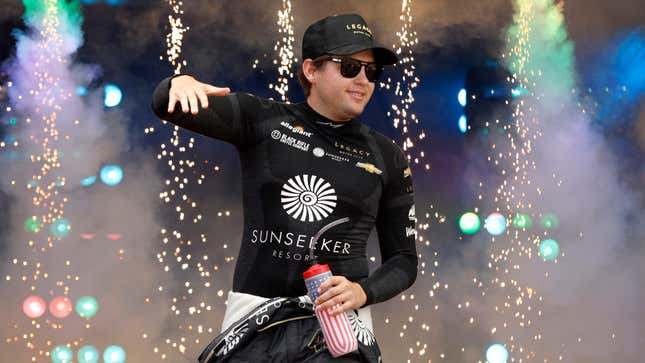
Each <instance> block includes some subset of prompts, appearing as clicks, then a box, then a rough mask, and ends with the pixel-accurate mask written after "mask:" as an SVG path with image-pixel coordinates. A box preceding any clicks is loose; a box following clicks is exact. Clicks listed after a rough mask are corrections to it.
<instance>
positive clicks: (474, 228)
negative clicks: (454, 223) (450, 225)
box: [459, 212, 482, 234]
mask: <svg viewBox="0 0 645 363" xmlns="http://www.w3.org/2000/svg"><path fill="white" fill-rule="evenodd" d="M481 225H482V224H481V220H480V219H479V216H478V215H477V214H475V213H473V212H467V213H464V214H463V215H462V216H461V217H460V218H459V229H460V230H461V232H463V233H465V234H475V233H477V232H478V231H479V229H480V228H481Z"/></svg>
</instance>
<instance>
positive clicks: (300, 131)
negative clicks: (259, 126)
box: [280, 121, 314, 137]
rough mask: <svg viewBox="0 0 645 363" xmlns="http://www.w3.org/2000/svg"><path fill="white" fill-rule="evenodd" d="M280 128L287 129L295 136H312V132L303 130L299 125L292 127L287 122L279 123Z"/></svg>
mask: <svg viewBox="0 0 645 363" xmlns="http://www.w3.org/2000/svg"><path fill="white" fill-rule="evenodd" d="M280 126H282V127H285V128H287V129H289V130H290V131H291V132H292V133H294V134H297V135H302V136H306V137H311V135H313V134H314V133H313V132H309V131H305V128H304V127H302V126H301V125H295V126H294V125H292V124H290V123H288V122H287V121H282V122H280Z"/></svg>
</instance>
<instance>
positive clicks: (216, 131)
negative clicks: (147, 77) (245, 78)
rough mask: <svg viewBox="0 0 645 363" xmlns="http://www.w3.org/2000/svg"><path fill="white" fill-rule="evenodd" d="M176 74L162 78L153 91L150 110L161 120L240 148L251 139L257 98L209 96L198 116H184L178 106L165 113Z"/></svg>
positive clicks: (189, 114)
mask: <svg viewBox="0 0 645 363" xmlns="http://www.w3.org/2000/svg"><path fill="white" fill-rule="evenodd" d="M177 76H179V75H175V76H172V77H168V78H165V79H163V80H162V81H161V82H159V84H158V85H157V87H156V88H155V90H154V93H153V96H152V111H153V112H154V113H155V115H157V117H159V118H160V119H162V120H166V121H168V122H170V123H173V124H175V125H177V126H179V127H182V128H185V129H188V130H190V131H193V132H196V133H199V134H202V135H204V136H208V137H212V138H215V139H219V140H223V141H226V142H229V143H231V144H233V145H236V146H243V145H244V144H247V143H249V142H251V141H252V139H253V130H252V127H253V122H252V121H253V120H251V118H253V116H254V115H255V114H256V112H254V111H255V110H254V108H257V107H258V102H257V100H256V98H255V97H254V96H252V95H249V94H244V93H233V94H230V95H228V96H209V97H208V108H207V109H203V108H201V104H200V110H199V112H198V113H197V115H193V114H192V113H190V112H188V113H184V112H183V111H182V109H181V105H180V104H179V103H178V104H177V105H176V106H175V110H174V112H173V113H171V114H169V113H168V100H169V91H170V81H171V80H172V79H173V78H174V77H177Z"/></svg>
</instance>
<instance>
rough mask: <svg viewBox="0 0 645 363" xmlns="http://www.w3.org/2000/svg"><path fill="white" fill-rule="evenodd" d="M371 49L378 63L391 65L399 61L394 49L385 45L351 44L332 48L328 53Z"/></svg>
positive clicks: (348, 53) (343, 53) (344, 53)
mask: <svg viewBox="0 0 645 363" xmlns="http://www.w3.org/2000/svg"><path fill="white" fill-rule="evenodd" d="M367 49H371V50H372V52H373V53H374V61H375V62H376V63H378V64H383V65H390V64H395V63H398V62H399V57H397V56H396V54H394V52H393V51H391V50H389V49H387V48H385V47H379V46H376V47H370V46H365V45H360V44H349V45H344V46H342V47H338V48H334V49H330V50H329V51H327V53H331V54H336V55H350V54H354V53H358V52H362V51H364V50H367Z"/></svg>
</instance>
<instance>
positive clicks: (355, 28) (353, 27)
mask: <svg viewBox="0 0 645 363" xmlns="http://www.w3.org/2000/svg"><path fill="white" fill-rule="evenodd" d="M345 30H347V31H351V32H353V33H354V34H363V35H365V36H368V37H370V38H371V37H372V31H371V30H370V28H368V27H367V25H365V24H346V25H345Z"/></svg>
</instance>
